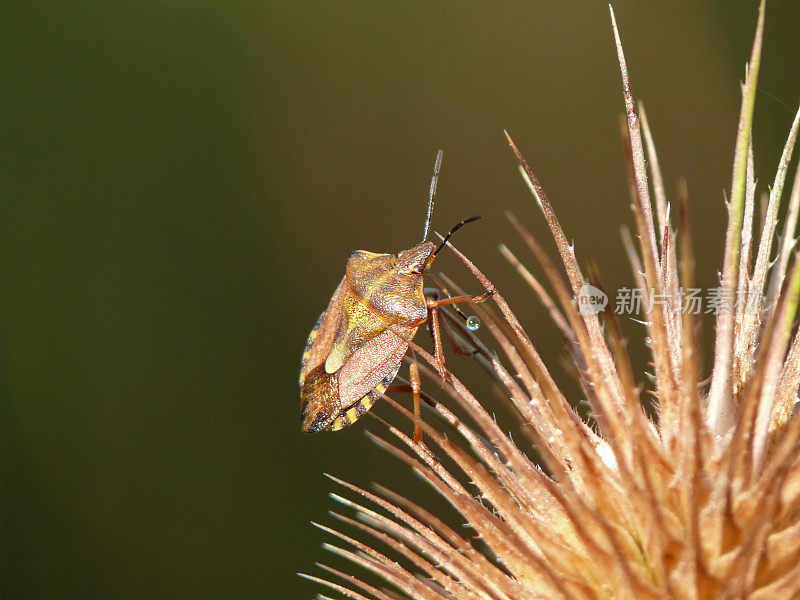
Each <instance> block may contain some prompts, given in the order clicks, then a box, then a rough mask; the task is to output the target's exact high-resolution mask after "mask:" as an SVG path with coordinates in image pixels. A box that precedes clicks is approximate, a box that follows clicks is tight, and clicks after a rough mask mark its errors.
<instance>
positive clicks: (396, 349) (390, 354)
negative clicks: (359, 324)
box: [338, 326, 417, 407]
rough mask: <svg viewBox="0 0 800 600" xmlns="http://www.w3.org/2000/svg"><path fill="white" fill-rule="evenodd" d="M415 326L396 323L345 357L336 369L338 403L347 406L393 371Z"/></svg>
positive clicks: (400, 359)
mask: <svg viewBox="0 0 800 600" xmlns="http://www.w3.org/2000/svg"><path fill="white" fill-rule="evenodd" d="M416 329H417V328H416V327H397V326H395V327H393V328H392V330H389V329H387V330H386V331H384V332H383V333H382V334H380V335H379V336H378V337H376V338H375V339H373V340H372V341H370V342H367V343H366V344H364V345H363V346H362V347H361V348H359V349H358V350H356V351H355V352H354V353H353V354H352V355H351V356H350V358H348V359H347V361H346V362H345V363H344V365H343V366H342V368H341V369H340V370H339V372H338V373H339V397H340V398H341V402H342V406H344V407H348V406H350V405H352V404H353V403H355V402H357V401H358V400H360V399H361V398H362V397H363V396H365V395H366V394H367V392H369V391H370V390H372V389H373V388H374V387H376V386H377V385H378V384H380V383H382V382H383V380H384V378H385V377H386V376H387V375H388V374H389V373H395V374H396V372H397V371H396V369H397V367H399V366H400V361H402V360H403V355H404V354H405V353H406V351H407V350H408V339H410V338H411V337H412V336H413V335H414V333H416ZM395 332H396V333H395ZM401 336H402V337H401ZM404 338H405V339H404ZM392 379H394V377H392ZM389 383H391V381H390V382H389Z"/></svg>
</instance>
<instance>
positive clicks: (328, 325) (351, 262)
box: [300, 150, 492, 442]
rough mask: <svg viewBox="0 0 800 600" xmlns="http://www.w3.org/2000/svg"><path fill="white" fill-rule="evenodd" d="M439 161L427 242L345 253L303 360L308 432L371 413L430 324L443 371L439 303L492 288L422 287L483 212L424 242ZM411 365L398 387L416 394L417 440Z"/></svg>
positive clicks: (471, 299) (303, 415) (416, 387)
mask: <svg viewBox="0 0 800 600" xmlns="http://www.w3.org/2000/svg"><path fill="white" fill-rule="evenodd" d="M441 162H442V151H441V150H439V152H438V153H437V155H436V164H435V166H434V172H433V177H432V178H431V187H430V193H429V198H428V216H427V218H426V220H425V231H424V234H423V238H422V243H420V244H417V245H416V246H414V247H413V248H409V249H408V250H403V251H402V252H399V253H397V254H396V255H395V254H375V253H373V252H367V251H365V250H357V251H355V252H353V253H352V254H351V255H350V256H349V258H348V259H347V267H346V270H345V276H344V278H342V281H341V282H340V283H339V286H338V287H337V288H336V291H334V292H333V296H332V297H331V300H330V302H329V303H328V307H327V308H326V309H325V311H324V312H323V313H322V314H321V315H320V317H319V319H318V320H317V323H316V324H315V325H314V328H313V329H312V330H311V333H310V334H309V336H308V341H307V342H306V347H305V351H304V352H303V358H302V361H301V364H300V389H301V391H300V419H301V427H302V429H303V431H305V432H306V433H313V432H317V431H325V430H327V431H336V430H338V429H342V428H343V427H347V426H348V425H352V424H353V423H355V422H356V420H358V419H359V417H361V416H362V415H363V414H364V413H366V412H367V411H368V410H369V409H370V408H371V407H372V405H373V404H374V403H375V402H376V401H377V400H378V398H380V397H381V395H382V394H383V392H384V391H386V390H387V389H388V388H389V386H390V385H391V384H392V382H393V381H394V379H395V377H396V376H397V372H398V370H399V369H400V363H401V362H402V360H403V357H404V356H405V354H406V353H407V352H408V351H409V342H410V341H411V340H412V339H413V337H414V335H415V334H416V332H417V329H419V327H420V326H422V325H424V324H427V325H428V328H429V330H430V332H431V335H432V337H433V341H434V347H435V355H436V361H437V364H438V368H439V373H440V374H441V375H442V377H443V378H444V377H445V370H444V353H443V351H442V342H441V334H440V331H439V321H440V318H439V310H440V307H442V306H445V305H451V304H456V303H475V302H482V301H483V300H485V299H486V298H488V297H489V296H490V295H491V294H492V292H487V293H485V294H483V295H480V296H457V297H447V298H443V299H440V297H439V294H438V290H432V291H431V290H424V289H423V276H424V275H425V274H426V272H427V271H428V269H430V267H431V264H433V261H434V259H435V258H436V254H437V253H438V252H439V251H440V250H441V249H442V248H443V247H444V245H445V243H446V242H447V239H448V238H449V237H450V236H451V235H453V233H455V232H456V231H457V230H458V229H459V228H460V227H461V226H462V225H464V224H466V223H470V222H472V221H475V220H477V219H480V218H481V216H480V215H477V216H474V217H470V218H468V219H464V220H463V221H461V222H460V223H458V224H457V225H456V226H455V227H453V228H452V229H451V230H450V232H449V233H448V234H447V235H446V236H445V237H444V239H443V240H442V242H441V244H440V245H439V246H438V247H436V246H435V245H434V244H433V242H429V241H426V239H427V237H428V226H429V223H430V218H431V211H432V208H433V198H434V196H435V193H436V185H437V182H438V177H439V168H440V167H441ZM456 310H458V309H457V308H456ZM458 312H459V314H461V315H462V316H463V317H464V318H465V319H466V315H464V314H463V313H462V312H461V311H458ZM477 323H478V321H477V319H476V318H475V317H470V318H469V319H468V320H467V326H468V328H470V329H477ZM410 371H411V373H410V375H411V377H410V381H411V386H410V388H411V389H408V386H398V389H402V390H403V391H411V392H412V393H413V396H414V416H415V423H414V440H415V441H417V442H419V441H421V439H422V437H421V433H420V428H419V398H420V379H419V373H418V371H417V368H416V363H412V365H411V369H410Z"/></svg>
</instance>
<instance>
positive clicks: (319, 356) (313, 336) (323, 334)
mask: <svg viewBox="0 0 800 600" xmlns="http://www.w3.org/2000/svg"><path fill="white" fill-rule="evenodd" d="M345 285H346V284H345V280H344V278H342V281H340V282H339V286H338V287H337V288H336V291H334V292H333V296H332V297H331V301H330V302H329V303H328V307H327V308H326V309H325V311H324V312H323V313H322V314H321V315H320V316H319V319H317V322H316V324H315V325H314V328H313V329H312V330H311V333H309V334H308V341H307V342H306V347H305V350H303V358H302V359H301V360H300V387H301V388H302V387H303V384H304V383H305V380H306V375H307V374H308V373H309V372H310V371H312V370H313V369H315V368H316V367H317V366H319V365H321V364H322V363H324V362H325V359H326V358H328V354H330V351H331V348H332V347H333V341H334V339H336V332H337V330H338V329H339V322H340V321H341V318H342V300H343V299H344V295H345V293H346V287H345Z"/></svg>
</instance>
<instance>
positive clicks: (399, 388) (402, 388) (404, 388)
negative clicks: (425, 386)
mask: <svg viewBox="0 0 800 600" xmlns="http://www.w3.org/2000/svg"><path fill="white" fill-rule="evenodd" d="M385 391H386V393H387V394H388V393H389V392H403V393H406V394H412V393H413V392H414V389H413V388H412V387H411V386H410V385H404V384H402V383H393V384H392V385H390V386H389V387H388V388H386V390H385ZM419 399H420V400H422V401H423V402H425V404H427V405H428V406H430V407H435V406H436V405H437V404H438V402H436V400H434V399H433V398H431V397H430V396H428V394H426V393H425V392H423V391H422V390H420V391H419Z"/></svg>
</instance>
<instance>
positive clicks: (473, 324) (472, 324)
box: [467, 315, 481, 331]
mask: <svg viewBox="0 0 800 600" xmlns="http://www.w3.org/2000/svg"><path fill="white" fill-rule="evenodd" d="M480 326H481V320H480V319H479V318H478V317H476V316H475V315H473V316H471V317H467V329H469V330H470V331H476V330H477V329H478V328H479V327H480Z"/></svg>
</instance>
